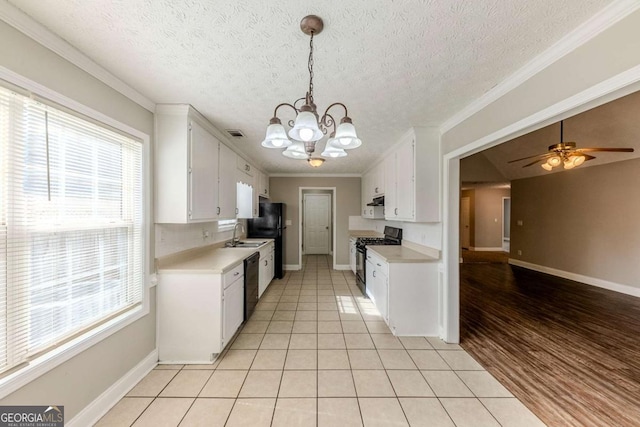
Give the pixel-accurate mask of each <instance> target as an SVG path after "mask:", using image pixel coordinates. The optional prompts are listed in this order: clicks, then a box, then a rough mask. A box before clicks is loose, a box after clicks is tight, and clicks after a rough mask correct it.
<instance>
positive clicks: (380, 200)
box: [367, 196, 384, 206]
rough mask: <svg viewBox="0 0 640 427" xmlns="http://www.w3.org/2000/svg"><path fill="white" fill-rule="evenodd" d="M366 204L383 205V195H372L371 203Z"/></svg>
mask: <svg viewBox="0 0 640 427" xmlns="http://www.w3.org/2000/svg"><path fill="white" fill-rule="evenodd" d="M367 206H384V196H380V197H374V198H373V201H372V202H371V203H367Z"/></svg>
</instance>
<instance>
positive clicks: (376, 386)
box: [96, 256, 544, 427]
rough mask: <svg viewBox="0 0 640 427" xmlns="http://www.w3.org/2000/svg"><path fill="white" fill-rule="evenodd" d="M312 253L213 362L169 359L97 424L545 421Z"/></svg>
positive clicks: (457, 352) (273, 288)
mask: <svg viewBox="0 0 640 427" xmlns="http://www.w3.org/2000/svg"><path fill="white" fill-rule="evenodd" d="M330 261H331V259H330V258H329V257H327V256H307V257H305V261H304V268H303V270H302V271H298V272H288V273H287V274H286V276H285V278H284V279H282V280H274V281H273V282H272V283H271V285H270V286H269V288H268V290H267V291H266V292H265V294H264V295H263V296H262V298H261V300H260V302H259V304H258V306H257V308H256V311H255V312H254V314H253V316H251V318H250V319H249V320H248V321H247V323H246V324H245V325H244V327H243V329H242V330H241V331H240V333H239V334H238V336H237V337H236V339H235V341H234V342H233V343H232V344H231V346H230V348H228V349H227V350H226V351H225V352H224V353H223V354H222V355H221V356H220V357H219V358H218V360H217V361H216V362H215V363H214V364H212V365H184V366H183V365H158V366H157V367H156V368H155V369H154V370H153V371H151V372H150V373H149V374H148V375H147V376H146V377H145V378H144V379H142V381H140V382H139V383H138V384H137V385H136V386H135V387H134V388H133V389H132V390H131V391H130V392H129V393H128V394H127V395H126V396H125V397H124V398H123V399H122V400H120V402H118V404H117V405H115V406H114V407H113V408H112V409H111V410H110V411H109V412H108V413H107V414H106V415H105V416H104V417H103V418H102V419H101V420H100V421H99V422H98V423H97V424H96V425H98V426H136V427H138V426H153V427H158V426H177V425H180V426H223V425H224V426H255V427H260V426H287V427H294V426H331V427H334V426H341V427H342V426H363V425H364V426H367V427H368V426H408V425H410V426H431V427H438V426H458V427H465V426H473V427H479V426H523V427H535V426H544V424H543V423H542V422H541V421H540V420H539V419H538V418H537V417H536V416H535V415H534V414H532V413H531V412H530V411H529V410H528V409H527V408H526V407H525V406H524V405H523V404H522V403H520V401H518V400H517V399H516V398H514V397H513V396H512V395H511V393H509V391H508V390H506V389H505V388H504V387H503V386H502V385H501V384H500V383H499V382H498V381H496V380H495V379H494V378H493V377H492V376H491V374H489V373H488V372H487V371H485V370H484V369H483V368H482V366H480V365H479V364H478V363H477V362H476V361H475V360H474V359H473V358H472V357H471V356H469V355H468V354H467V353H466V352H465V351H464V350H462V349H461V348H460V347H459V346H458V345H450V344H446V343H444V342H443V341H441V340H439V339H437V338H433V337H399V338H398V337H394V336H393V335H392V334H391V332H390V330H389V328H388V327H387V325H386V324H385V323H384V321H383V320H382V318H381V317H380V315H379V314H378V312H377V310H376V309H375V306H374V305H373V303H372V302H371V301H370V300H368V299H366V298H364V297H363V296H362V294H361V292H360V290H359V289H358V288H357V286H356V285H355V276H354V275H353V274H352V273H351V272H350V271H347V272H343V271H336V270H331V269H330V268H329V265H330Z"/></svg>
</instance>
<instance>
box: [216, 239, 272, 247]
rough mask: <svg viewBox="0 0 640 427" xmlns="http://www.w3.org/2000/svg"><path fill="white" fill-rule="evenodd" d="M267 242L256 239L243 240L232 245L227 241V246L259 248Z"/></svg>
mask: <svg viewBox="0 0 640 427" xmlns="http://www.w3.org/2000/svg"><path fill="white" fill-rule="evenodd" d="M265 243H267V241H266V240H262V241H255V240H241V241H239V242H238V243H236V245H235V246H231V244H230V243H227V244H226V245H225V246H226V247H228V248H257V247H258V246H262V245H264V244H265Z"/></svg>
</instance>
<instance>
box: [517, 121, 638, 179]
mask: <svg viewBox="0 0 640 427" xmlns="http://www.w3.org/2000/svg"><path fill="white" fill-rule="evenodd" d="M595 151H613V152H617V153H633V151H634V150H633V148H605V147H600V148H578V147H577V145H576V143H575V142H564V120H561V121H560V143H559V144H553V145H550V146H549V152H548V153H544V154H537V155H535V156H529V157H523V158H521V159H515V160H510V161H509V162H507V163H514V162H519V161H522V160H528V159H534V158H535V159H536V160H534V161H533V162H531V163H527V164H526V165H524V166H523V168H526V167H529V166H533V165H535V164H537V163H541V162H543V163H542V164H541V165H540V166H542V168H543V169H544V170H547V171H550V170H552V169H553V168H554V167H556V166H560V165H564V168H565V169H573V168H575V167H576V166H580V165H581V164H583V163H584V162H586V161H588V160H593V159H595V156H591V155H589V154H585V153H592V152H595Z"/></svg>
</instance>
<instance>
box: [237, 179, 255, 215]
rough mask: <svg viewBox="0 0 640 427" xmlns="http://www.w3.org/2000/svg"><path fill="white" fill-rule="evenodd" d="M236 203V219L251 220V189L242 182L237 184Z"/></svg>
mask: <svg viewBox="0 0 640 427" xmlns="http://www.w3.org/2000/svg"><path fill="white" fill-rule="evenodd" d="M236 187H237V196H238V199H237V201H236V204H237V207H238V215H237V217H238V218H253V188H252V187H251V186H250V185H249V184H246V183H244V182H238V183H237V184H236Z"/></svg>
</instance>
